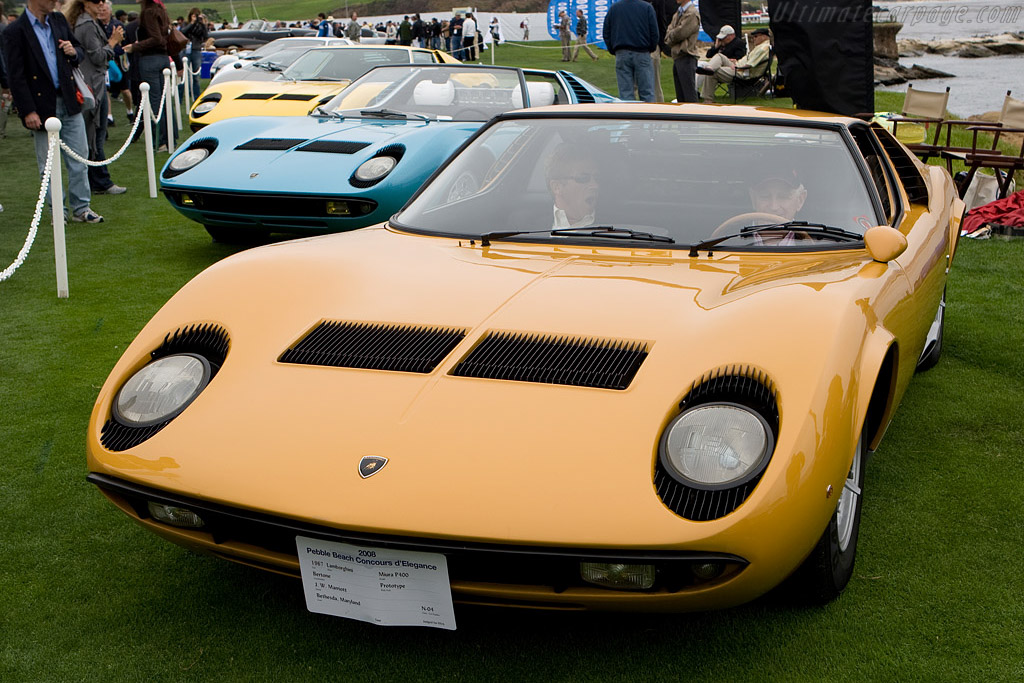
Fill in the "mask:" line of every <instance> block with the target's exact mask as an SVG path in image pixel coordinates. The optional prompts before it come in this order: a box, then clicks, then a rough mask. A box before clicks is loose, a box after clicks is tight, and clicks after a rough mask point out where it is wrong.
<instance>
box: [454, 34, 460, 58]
mask: <svg viewBox="0 0 1024 683" xmlns="http://www.w3.org/2000/svg"><path fill="white" fill-rule="evenodd" d="M452 57H455V59H458V60H460V61H461V60H462V36H461V35H458V36H452Z"/></svg>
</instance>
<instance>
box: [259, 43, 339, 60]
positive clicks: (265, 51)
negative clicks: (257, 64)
mask: <svg viewBox="0 0 1024 683" xmlns="http://www.w3.org/2000/svg"><path fill="white" fill-rule="evenodd" d="M323 44H324V43H323V41H322V40H318V39H316V38H288V39H287V40H285V39H278V40H272V41H270V42H269V43H267V44H266V45H261V46H260V47H258V48H256V49H255V50H253V51H252V53H251V54H250V55H249V58H250V59H257V58H259V57H266V56H267V55H272V54H275V53H277V52H280V51H281V50H289V49H294V48H297V47H302V48H305V49H307V50H308V49H309V48H311V47H316V46H318V45H323Z"/></svg>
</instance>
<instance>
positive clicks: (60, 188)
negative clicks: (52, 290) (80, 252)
mask: <svg viewBox="0 0 1024 683" xmlns="http://www.w3.org/2000/svg"><path fill="white" fill-rule="evenodd" d="M46 141H47V143H48V144H49V145H50V149H52V150H53V166H52V167H51V170H50V208H51V209H52V210H53V257H54V261H55V265H56V267H57V298H58V299H67V298H68V256H67V247H66V245H65V243H64V179H63V176H62V174H61V170H60V157H61V152H60V119H57V118H54V117H52V116H51V117H50V118H48V119H46Z"/></svg>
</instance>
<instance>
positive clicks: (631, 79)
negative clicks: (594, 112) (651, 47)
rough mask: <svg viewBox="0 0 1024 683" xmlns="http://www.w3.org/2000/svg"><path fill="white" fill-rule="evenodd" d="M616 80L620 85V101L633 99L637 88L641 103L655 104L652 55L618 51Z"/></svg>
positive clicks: (616, 55)
mask: <svg viewBox="0 0 1024 683" xmlns="http://www.w3.org/2000/svg"><path fill="white" fill-rule="evenodd" d="M615 80H616V81H617V82H618V84H619V99H623V100H631V99H633V90H634V88H635V89H636V92H637V94H638V95H639V96H640V101H641V102H653V101H654V71H653V67H652V66H651V53H650V52H634V51H633V50H616V51H615Z"/></svg>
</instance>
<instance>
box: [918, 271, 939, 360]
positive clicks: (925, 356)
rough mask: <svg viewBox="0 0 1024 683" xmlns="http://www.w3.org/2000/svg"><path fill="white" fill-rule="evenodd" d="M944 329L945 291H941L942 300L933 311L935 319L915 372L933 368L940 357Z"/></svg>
mask: <svg viewBox="0 0 1024 683" xmlns="http://www.w3.org/2000/svg"><path fill="white" fill-rule="evenodd" d="M945 329H946V290H945V289H943V290H942V298H941V299H940V300H939V308H938V310H937V311H935V319H934V320H933V321H932V325H931V327H930V328H929V329H928V339H927V340H926V341H925V344H924V351H922V352H921V357H920V358H919V359H918V360H917V369H916V372H925V371H927V370H931V369H932V368H934V367H935V364H936V363H938V362H939V356H941V355H942V334H943V332H945Z"/></svg>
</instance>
